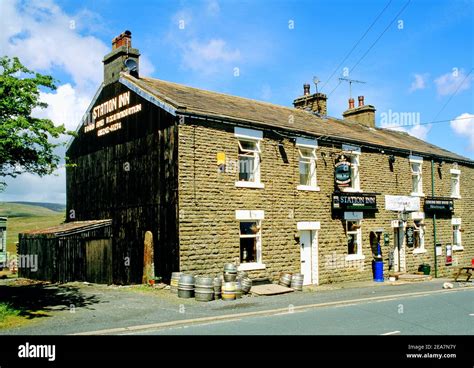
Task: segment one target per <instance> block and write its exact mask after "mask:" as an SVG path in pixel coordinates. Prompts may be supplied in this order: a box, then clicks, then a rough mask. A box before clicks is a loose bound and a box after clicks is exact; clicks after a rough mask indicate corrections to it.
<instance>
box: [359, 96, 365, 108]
mask: <svg viewBox="0 0 474 368" xmlns="http://www.w3.org/2000/svg"><path fill="white" fill-rule="evenodd" d="M358 98H359V107H360V106H364V96H359V97H358Z"/></svg>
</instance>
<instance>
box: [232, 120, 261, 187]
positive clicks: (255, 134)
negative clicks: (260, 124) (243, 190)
mask: <svg viewBox="0 0 474 368" xmlns="http://www.w3.org/2000/svg"><path fill="white" fill-rule="evenodd" d="M235 137H236V138H237V145H238V166H239V167H238V181H237V182H236V183H235V185H236V186H240V187H253V188H263V184H261V183H260V161H261V150H260V141H261V140H262V132H261V131H255V130H251V129H243V128H235Z"/></svg>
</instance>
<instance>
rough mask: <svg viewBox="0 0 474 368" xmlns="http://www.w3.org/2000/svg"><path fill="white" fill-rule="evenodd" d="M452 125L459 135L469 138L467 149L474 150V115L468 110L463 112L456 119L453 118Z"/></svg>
mask: <svg viewBox="0 0 474 368" xmlns="http://www.w3.org/2000/svg"><path fill="white" fill-rule="evenodd" d="M450 125H451V129H453V130H454V132H455V133H456V134H457V135H460V136H463V137H465V138H466V139H467V142H468V145H467V149H468V150H469V151H474V115H473V114H469V113H467V112H466V113H464V114H461V115H459V116H458V117H456V118H455V119H454V120H451V122H450Z"/></svg>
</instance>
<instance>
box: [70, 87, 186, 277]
mask: <svg viewBox="0 0 474 368" xmlns="http://www.w3.org/2000/svg"><path fill="white" fill-rule="evenodd" d="M125 91H128V89H127V88H126V87H125V86H123V85H121V84H119V83H116V84H113V85H110V86H107V87H106V88H104V90H103V91H102V94H101V96H100V97H99V99H98V101H97V104H100V103H101V102H103V101H106V100H108V99H110V98H112V97H114V96H117V95H119V94H120V93H123V92H125ZM137 103H141V104H142V111H141V112H140V113H138V114H135V115H131V116H129V117H127V118H124V119H122V120H121V122H122V129H120V130H118V131H116V132H111V133H109V134H108V135H106V136H102V137H97V135H96V133H95V132H90V133H83V132H82V129H81V130H80V131H79V135H78V137H77V138H75V140H74V142H73V143H72V144H71V147H70V148H69V149H68V151H67V153H66V156H67V157H68V158H69V162H70V163H73V164H75V165H76V166H75V167H72V166H69V167H68V168H67V179H66V180H67V211H68V214H69V213H70V211H71V210H74V212H75V218H74V219H71V218H68V221H73V220H95V219H106V218H111V219H112V220H113V224H112V226H113V281H114V283H117V284H130V283H140V282H141V277H142V272H143V240H144V236H145V232H146V231H151V232H152V233H153V239H154V244H155V252H154V254H155V274H156V275H157V276H163V277H164V278H165V279H168V278H169V277H170V273H171V272H172V271H174V270H176V267H178V266H177V265H178V250H177V247H178V240H177V225H176V217H177V211H176V206H177V202H176V196H177V193H176V191H175V190H174V189H175V188H176V187H177V174H176V173H177V169H176V165H177V162H176V161H177V160H175V157H177V148H176V147H175V143H174V142H175V141H176V137H177V128H176V123H175V117H173V116H172V115H170V114H169V113H166V112H165V111H163V110H161V109H160V108H158V107H156V106H155V105H153V104H151V103H149V102H148V101H146V100H144V99H142V98H141V97H139V96H137V95H135V94H134V93H133V92H132V93H131V103H130V106H133V105H135V104H137ZM97 104H96V105H97ZM127 163H128V165H129V169H130V170H129V171H126V170H125V169H124V165H126V164H127ZM128 262H129V264H130V265H129V266H128V265H127V264H128Z"/></svg>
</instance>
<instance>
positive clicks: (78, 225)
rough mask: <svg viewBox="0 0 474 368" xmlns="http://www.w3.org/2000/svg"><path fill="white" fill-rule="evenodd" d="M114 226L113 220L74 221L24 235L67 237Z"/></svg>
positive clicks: (31, 231) (26, 232) (27, 232)
mask: <svg viewBox="0 0 474 368" xmlns="http://www.w3.org/2000/svg"><path fill="white" fill-rule="evenodd" d="M111 224H112V220H110V219H107V220H91V221H73V222H67V223H64V224H60V225H56V226H52V227H48V228H45V229H38V230H30V231H25V232H24V233H22V234H24V235H56V236H60V235H67V234H71V233H77V232H81V231H88V230H93V229H97V228H101V227H104V226H109V225H111Z"/></svg>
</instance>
